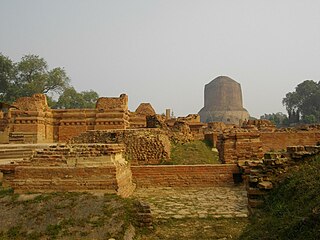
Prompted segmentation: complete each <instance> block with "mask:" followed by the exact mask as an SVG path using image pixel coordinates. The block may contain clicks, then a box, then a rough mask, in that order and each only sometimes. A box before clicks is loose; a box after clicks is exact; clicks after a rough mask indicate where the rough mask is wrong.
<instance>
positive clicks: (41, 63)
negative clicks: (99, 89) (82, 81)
mask: <svg viewBox="0 0 320 240" xmlns="http://www.w3.org/2000/svg"><path fill="white" fill-rule="evenodd" d="M35 93H43V94H46V95H47V97H48V103H49V105H50V106H51V107H53V108H91V107H94V103H95V101H96V99H97V98H98V97H99V96H98V94H97V93H96V92H94V91H93V90H90V91H83V92H80V93H78V92H77V91H76V90H75V89H74V88H73V87H72V86H71V85H70V79H69V77H68V76H67V74H66V72H65V70H64V69H63V68H60V67H56V68H53V69H51V70H50V69H49V67H48V64H47V62H46V61H45V60H44V59H43V58H41V57H39V56H37V55H32V54H29V55H25V56H24V57H22V58H21V61H20V62H17V63H15V62H13V61H12V60H11V59H9V58H8V57H6V56H4V55H3V54H1V53H0V101H3V102H7V103H12V102H14V101H15V100H16V99H17V98H19V97H26V96H32V95H33V94H35ZM52 96H55V97H56V98H58V101H55V100H54V99H53V98H52Z"/></svg>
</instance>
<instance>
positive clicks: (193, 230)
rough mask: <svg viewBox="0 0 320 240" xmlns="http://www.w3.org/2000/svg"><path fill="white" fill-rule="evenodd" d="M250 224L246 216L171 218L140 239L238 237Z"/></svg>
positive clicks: (196, 239) (197, 239)
mask: <svg viewBox="0 0 320 240" xmlns="http://www.w3.org/2000/svg"><path fill="white" fill-rule="evenodd" d="M247 224H248V220H247V219H246V218H233V219H227V218H222V219H213V218H204V219H199V218H187V219H181V220H178V219H170V220H167V221H166V222H162V223H156V224H155V230H154V231H150V232H149V233H145V234H143V235H140V236H139V237H138V238H137V239H138V240H149V239H153V240H162V239H166V240H169V239H170V240H176V239H188V240H199V239H201V240H206V239H207V240H209V239H221V240H222V239H237V238H238V237H239V236H240V235H241V233H242V231H243V229H244V228H245V227H246V225H247Z"/></svg>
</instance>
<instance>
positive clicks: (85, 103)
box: [53, 87, 99, 109]
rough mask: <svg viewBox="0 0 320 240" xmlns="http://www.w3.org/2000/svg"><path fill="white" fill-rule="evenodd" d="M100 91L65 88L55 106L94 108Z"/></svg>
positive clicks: (63, 107)
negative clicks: (80, 90)
mask: <svg viewBox="0 0 320 240" xmlns="http://www.w3.org/2000/svg"><path fill="white" fill-rule="evenodd" d="M98 98H99V95H98V93H96V92H95V91H93V90H90V91H83V92H80V93H78V92H77V91H76V90H75V89H74V88H73V87H69V88H67V89H65V91H64V92H63V93H62V94H61V96H60V97H59V99H58V102H57V103H56V104H55V105H54V106H53V107H54V108H62V109H68V108H94V107H95V104H96V101H97V99H98Z"/></svg>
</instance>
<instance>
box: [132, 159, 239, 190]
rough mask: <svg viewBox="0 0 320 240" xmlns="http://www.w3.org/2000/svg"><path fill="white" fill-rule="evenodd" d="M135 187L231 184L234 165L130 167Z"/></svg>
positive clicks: (236, 170)
mask: <svg viewBox="0 0 320 240" xmlns="http://www.w3.org/2000/svg"><path fill="white" fill-rule="evenodd" d="M131 171H132V174H133V181H134V182H135V183H136V185H137V187H212V186H225V185H231V184H233V174H234V173H239V169H238V167H237V166H236V165H235V164H219V165H218V164H215V165H184V166H182V165H162V166H132V167H131Z"/></svg>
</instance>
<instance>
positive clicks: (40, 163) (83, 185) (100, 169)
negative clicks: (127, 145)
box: [4, 144, 135, 197]
mask: <svg viewBox="0 0 320 240" xmlns="http://www.w3.org/2000/svg"><path fill="white" fill-rule="evenodd" d="M123 150H124V146H123V145H119V144H76V145H65V144H63V145H52V146H50V147H49V148H46V149H42V150H38V151H37V152H36V153H35V154H34V156H33V157H31V159H30V160H28V161H24V162H21V163H20V164H19V165H18V166H17V167H15V168H14V170H13V172H14V174H13V175H12V174H11V176H10V174H9V176H6V175H7V174H6V172H5V175H4V178H5V182H6V183H9V184H10V185H11V186H12V187H13V189H14V190H15V192H18V193H25V192H53V191H94V192H97V191H101V192H107V193H117V194H119V195H121V196H123V197H127V196H129V195H130V194H132V192H133V190H134V188H135V185H134V184H132V173H131V170H130V165H129V164H128V163H127V162H126V161H125V160H124V158H123V156H122V152H123Z"/></svg>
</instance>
